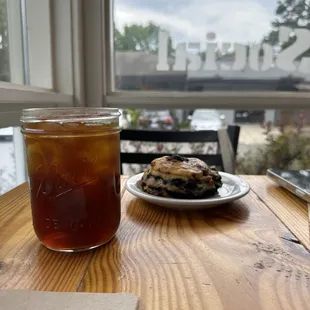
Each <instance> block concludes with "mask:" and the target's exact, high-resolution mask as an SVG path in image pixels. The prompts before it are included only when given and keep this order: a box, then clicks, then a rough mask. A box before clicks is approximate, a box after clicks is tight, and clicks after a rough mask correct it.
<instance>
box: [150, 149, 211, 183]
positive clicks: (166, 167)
mask: <svg viewBox="0 0 310 310" xmlns="http://www.w3.org/2000/svg"><path fill="white" fill-rule="evenodd" d="M151 170H152V171H157V172H160V173H163V174H173V175H176V176H180V177H188V178H195V179H201V178H202V177H203V176H208V175H212V174H213V173H212V172H213V171H212V170H211V169H210V168H209V167H208V165H207V164H206V163H205V162H203V161H202V160H200V159H198V158H184V157H182V156H180V155H173V156H163V157H160V158H156V159H154V160H153V161H152V162H151Z"/></svg>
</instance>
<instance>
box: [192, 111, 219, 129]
mask: <svg viewBox="0 0 310 310" xmlns="http://www.w3.org/2000/svg"><path fill="white" fill-rule="evenodd" d="M189 120H190V128H191V130H218V129H219V128H220V127H221V126H223V124H224V120H225V116H224V115H223V114H220V113H219V111H217V110H211V109H198V110H195V111H194V113H193V115H192V116H190V117H189Z"/></svg>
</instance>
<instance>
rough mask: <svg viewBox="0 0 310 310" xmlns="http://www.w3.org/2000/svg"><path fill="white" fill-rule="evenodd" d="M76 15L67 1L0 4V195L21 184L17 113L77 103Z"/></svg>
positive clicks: (12, 0)
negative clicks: (73, 55)
mask: <svg viewBox="0 0 310 310" xmlns="http://www.w3.org/2000/svg"><path fill="white" fill-rule="evenodd" d="M78 9H79V8H78V7H77V6H76V5H72V6H71V4H70V1H49V0H0V162H1V165H0V194H2V193H3V192H5V191H7V190H9V189H10V188H12V187H13V186H16V185H18V184H20V183H22V182H24V181H26V178H27V175H26V167H25V157H24V143H23V138H22V135H21V133H20V127H18V126H19V125H20V121H19V120H20V117H21V110H22V109H23V108H30V107H31V108H34V107H42V106H43V107H44V106H46V107H54V106H70V105H72V104H77V102H78V100H79V97H78V96H76V97H73V90H74V88H75V87H76V89H77V90H78V89H79V88H78V85H77V84H76V85H74V83H75V81H74V80H73V71H74V69H75V67H74V66H75V65H76V63H75V62H74V60H73V57H72V44H75V43H76V41H75V39H74V38H73V30H72V29H75V28H74V27H73V23H76V24H79V23H80V21H79V19H78V18H77V17H76V16H77V15H78ZM71 16H72V17H75V18H76V20H75V21H74V22H73V20H71V18H70V17H71ZM79 65H80V64H79ZM76 66H77V65H76Z"/></svg>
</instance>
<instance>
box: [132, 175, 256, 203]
mask: <svg viewBox="0 0 310 310" xmlns="http://www.w3.org/2000/svg"><path fill="white" fill-rule="evenodd" d="M219 174H220V175H221V176H222V177H226V178H228V179H231V180H235V182H236V180H238V185H239V187H241V189H240V191H239V192H238V193H235V194H233V195H231V196H227V197H217V198H211V197H210V198H204V199H179V198H167V197H159V196H154V195H151V194H148V193H145V192H143V191H141V190H140V189H139V188H138V190H139V191H137V190H136V189H135V188H132V186H135V187H136V188H137V186H136V184H135V183H134V182H133V180H136V179H137V178H141V177H142V175H143V172H141V173H137V174H135V175H132V176H130V177H129V178H128V179H127V181H126V190H128V192H129V193H131V194H132V195H134V196H136V197H138V198H141V199H144V200H147V201H150V202H152V203H154V204H156V202H157V203H165V204H167V205H168V204H169V205H176V204H178V205H179V206H193V205H196V206H202V205H205V206H207V205H212V204H224V203H227V202H231V201H234V200H237V199H239V198H242V197H244V196H245V195H247V194H248V193H249V191H250V190H251V188H250V185H249V183H248V182H246V181H245V180H243V179H242V178H241V177H240V176H238V175H234V174H231V173H227V172H222V171H219Z"/></svg>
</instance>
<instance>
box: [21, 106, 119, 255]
mask: <svg viewBox="0 0 310 310" xmlns="http://www.w3.org/2000/svg"><path fill="white" fill-rule="evenodd" d="M119 116H120V113H119V110H118V109H109V108H40V109H25V110H23V112H22V118H21V122H22V133H23V135H24V139H25V145H26V154H27V166H28V175H29V187H30V194H31V209H32V220H33V228H34V231H35V233H36V235H37V237H38V239H39V240H40V241H41V242H42V243H43V244H44V245H45V246H46V247H47V248H49V249H52V250H56V251H65V252H74V251H82V250H88V249H92V248H95V247H98V246H100V245H102V244H105V243H106V242H108V241H109V240H110V239H112V237H113V236H114V235H115V233H116V231H117V229H118V227H119V223H120V135H119V133H120V130H121V129H120V127H119Z"/></svg>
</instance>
